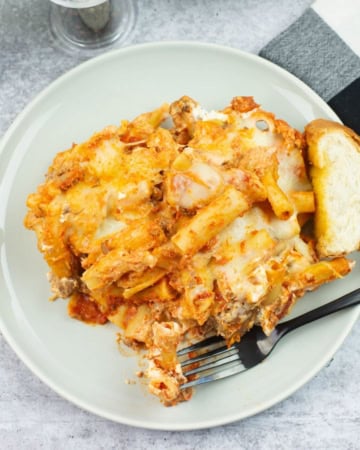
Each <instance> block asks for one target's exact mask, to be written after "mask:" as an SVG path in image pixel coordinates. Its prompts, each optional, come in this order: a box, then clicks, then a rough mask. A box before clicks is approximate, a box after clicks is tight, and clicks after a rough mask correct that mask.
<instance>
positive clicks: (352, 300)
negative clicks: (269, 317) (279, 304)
mask: <svg viewBox="0 0 360 450" xmlns="http://www.w3.org/2000/svg"><path fill="white" fill-rule="evenodd" d="M359 304H360V288H359V289H355V291H352V292H349V293H348V294H345V295H343V296H342V297H340V298H338V299H337V300H334V301H332V302H330V303H327V304H326V305H323V306H320V307H319V308H316V309H313V310H312V311H309V312H307V313H305V314H302V315H301V316H298V317H295V318H294V319H291V320H288V321H286V322H283V323H280V324H279V325H278V326H277V327H276V329H277V330H278V332H279V334H281V335H284V334H286V333H288V332H289V331H292V330H295V328H298V327H301V326H303V325H305V324H307V323H310V322H313V321H314V320H317V319H321V318H322V317H325V316H328V315H329V314H332V313H334V312H337V311H341V310H342V309H345V308H348V307H349V306H355V305H359Z"/></svg>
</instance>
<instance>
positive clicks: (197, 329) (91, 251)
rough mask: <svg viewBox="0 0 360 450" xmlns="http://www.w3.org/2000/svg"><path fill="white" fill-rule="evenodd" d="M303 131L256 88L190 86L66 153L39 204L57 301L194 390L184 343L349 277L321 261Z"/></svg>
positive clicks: (34, 226) (156, 380)
mask: <svg viewBox="0 0 360 450" xmlns="http://www.w3.org/2000/svg"><path fill="white" fill-rule="evenodd" d="M305 154H306V142H305V139H304V135H303V134H302V133H300V132H299V131H297V130H295V129H293V128H292V127H291V126H290V125H288V124H287V123H286V122H285V121H283V120H279V119H277V118H276V117H275V116H274V114H273V113H270V112H267V111H264V110H263V109H261V107H260V106H259V105H258V104H257V103H256V102H255V101H254V99H253V98H252V97H235V98H234V99H233V100H232V101H231V103H230V105H229V106H227V107H225V108H224V109H222V110H219V111H206V110H204V109H203V108H202V107H201V106H200V105H199V104H198V103H197V102H196V101H195V100H193V99H191V98H190V97H187V96H184V97H182V98H180V99H179V100H177V101H175V102H173V103H171V104H170V105H168V104H164V105H162V106H161V107H160V108H158V109H156V110H154V111H152V112H148V113H144V114H141V115H140V116H138V117H136V118H135V119H134V120H133V121H122V122H121V124H120V126H119V127H117V126H109V127H106V128H105V129H103V130H102V131H100V132H98V133H96V134H94V135H93V136H92V137H91V138H90V139H89V140H88V141H86V142H84V143H82V144H77V145H75V144H74V145H73V146H72V147H71V148H70V149H69V150H66V151H64V152H61V153H58V154H57V155H56V156H55V159H54V160H53V162H52V164H51V166H50V167H49V169H48V172H47V175H46V180H45V182H44V183H43V184H41V185H39V187H38V189H37V191H36V192H35V193H33V194H30V195H29V197H28V200H27V206H28V213H27V215H26V218H25V226H26V227H27V228H29V229H31V230H34V231H35V233H36V235H37V239H38V248H39V250H40V252H41V253H42V254H43V256H44V258H45V260H46V262H47V264H48V265H49V268H50V272H49V275H48V276H49V282H50V284H51V289H52V293H53V296H52V298H53V299H56V298H59V297H60V298H69V302H68V312H69V315H70V316H71V317H73V318H76V319H79V320H81V321H84V322H86V323H90V324H105V323H107V322H112V323H113V324H115V325H117V326H118V327H119V329H120V339H121V340H122V341H123V342H125V343H126V344H127V345H129V346H131V347H133V348H136V349H146V357H147V359H148V365H147V369H146V371H145V373H144V375H145V378H146V379H147V381H148V386H149V390H150V392H152V393H153V394H155V395H156V396H158V397H159V398H160V400H161V401H162V402H163V403H164V404H165V405H174V404H176V403H178V402H180V401H183V400H188V399H190V397H191V394H192V392H191V389H183V390H182V389H180V386H181V385H182V384H183V383H184V382H186V378H185V377H184V375H183V374H182V371H181V367H180V364H179V362H178V359H177V357H176V351H177V350H178V348H179V347H181V346H186V345H187V344H188V343H189V341H194V340H201V339H203V338H204V337H207V336H209V335H213V334H219V335H221V336H223V337H224V338H225V339H226V341H227V343H228V344H229V345H231V344H232V343H233V342H235V341H239V340H240V339H241V336H242V335H243V334H244V333H246V332H247V331H248V330H249V329H250V328H251V327H252V326H253V325H255V324H256V325H260V326H261V327H262V328H263V330H264V332H265V333H266V334H269V333H270V332H271V331H272V330H273V328H274V327H275V326H276V324H277V323H278V321H279V320H280V319H282V318H283V317H284V316H285V315H286V314H287V313H288V312H289V311H290V309H291V307H292V306H293V305H294V303H295V302H296V300H297V299H299V298H300V297H301V296H302V295H303V294H304V293H305V292H306V291H309V290H313V289H315V288H317V287H319V286H320V285H322V284H323V283H325V282H328V281H331V280H334V279H336V278H339V277H342V276H344V275H346V274H347V273H349V272H350V271H351V269H352V266H353V263H352V261H350V260H348V259H347V258H345V257H343V256H337V257H335V258H326V259H320V258H319V255H318V253H317V251H316V239H315V238H314V236H313V233H312V227H311V220H312V217H313V214H314V212H315V208H316V202H315V198H314V192H313V187H312V184H311V182H310V180H309V178H308V173H307V162H306V157H305Z"/></svg>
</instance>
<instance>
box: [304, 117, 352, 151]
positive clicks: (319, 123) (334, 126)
mask: <svg viewBox="0 0 360 450" xmlns="http://www.w3.org/2000/svg"><path fill="white" fill-rule="evenodd" d="M332 131H340V132H342V133H344V134H346V135H347V136H348V137H350V138H351V139H353V140H354V141H355V144H356V145H357V146H358V152H360V136H359V135H358V134H356V133H355V131H354V130H352V129H351V128H349V127H346V126H345V125H342V124H341V123H338V122H333V121H332V120H326V119H315V120H313V121H311V122H309V123H308V124H307V125H306V127H305V138H306V142H307V143H308V145H309V146H311V145H317V142H318V140H319V139H320V138H321V136H323V135H324V134H325V133H329V132H332Z"/></svg>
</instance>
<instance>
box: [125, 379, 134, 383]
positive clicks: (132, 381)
mask: <svg viewBox="0 0 360 450" xmlns="http://www.w3.org/2000/svg"><path fill="white" fill-rule="evenodd" d="M125 384H136V381H135V380H131V379H130V378H126V379H125Z"/></svg>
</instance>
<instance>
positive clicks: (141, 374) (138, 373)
mask: <svg viewBox="0 0 360 450" xmlns="http://www.w3.org/2000/svg"><path fill="white" fill-rule="evenodd" d="M135 375H136V376H137V377H138V378H142V377H143V376H144V372H143V371H142V370H139V371H137V372H136V374H135Z"/></svg>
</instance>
